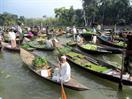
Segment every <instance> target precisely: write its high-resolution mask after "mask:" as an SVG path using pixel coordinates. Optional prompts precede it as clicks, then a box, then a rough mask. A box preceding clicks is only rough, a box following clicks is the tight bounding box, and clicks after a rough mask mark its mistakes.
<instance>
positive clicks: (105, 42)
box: [97, 36, 126, 48]
mask: <svg viewBox="0 0 132 99" xmlns="http://www.w3.org/2000/svg"><path fill="white" fill-rule="evenodd" d="M97 38H98V40H99V42H100V43H101V44H104V45H108V46H112V47H116V48H126V47H124V46H120V45H116V44H114V43H113V42H111V41H106V40H105V39H103V38H102V37H101V36H97Z"/></svg>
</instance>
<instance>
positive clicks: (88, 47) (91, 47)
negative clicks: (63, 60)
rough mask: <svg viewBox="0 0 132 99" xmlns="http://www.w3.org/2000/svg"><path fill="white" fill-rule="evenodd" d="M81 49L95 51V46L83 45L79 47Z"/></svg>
mask: <svg viewBox="0 0 132 99" xmlns="http://www.w3.org/2000/svg"><path fill="white" fill-rule="evenodd" d="M81 47H82V48H84V49H88V50H97V45H94V44H85V45H81Z"/></svg>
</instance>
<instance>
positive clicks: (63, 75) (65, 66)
mask: <svg viewBox="0 0 132 99" xmlns="http://www.w3.org/2000/svg"><path fill="white" fill-rule="evenodd" d="M57 70H58V71H57ZM70 78H71V67H70V65H69V63H68V62H67V61H66V56H61V58H60V68H59V69H56V71H55V72H54V73H53V77H52V79H53V80H56V81H58V82H59V81H62V82H68V81H69V80H70Z"/></svg>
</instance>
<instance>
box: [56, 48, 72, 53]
mask: <svg viewBox="0 0 132 99" xmlns="http://www.w3.org/2000/svg"><path fill="white" fill-rule="evenodd" d="M70 51H71V48H70V47H61V48H58V52H59V54H66V53H68V52H70Z"/></svg>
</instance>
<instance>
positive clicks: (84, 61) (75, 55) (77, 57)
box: [66, 52, 108, 72]
mask: <svg viewBox="0 0 132 99" xmlns="http://www.w3.org/2000/svg"><path fill="white" fill-rule="evenodd" d="M66 55H67V56H70V57H71V59H72V60H73V61H74V62H75V63H76V64H79V65H80V66H82V67H85V68H88V69H90V70H93V71H97V72H103V71H106V70H108V68H107V67H105V66H100V65H97V64H94V63H92V62H90V61H88V60H87V59H85V56H84V55H82V54H78V53H75V52H69V53H68V54H66Z"/></svg>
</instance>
